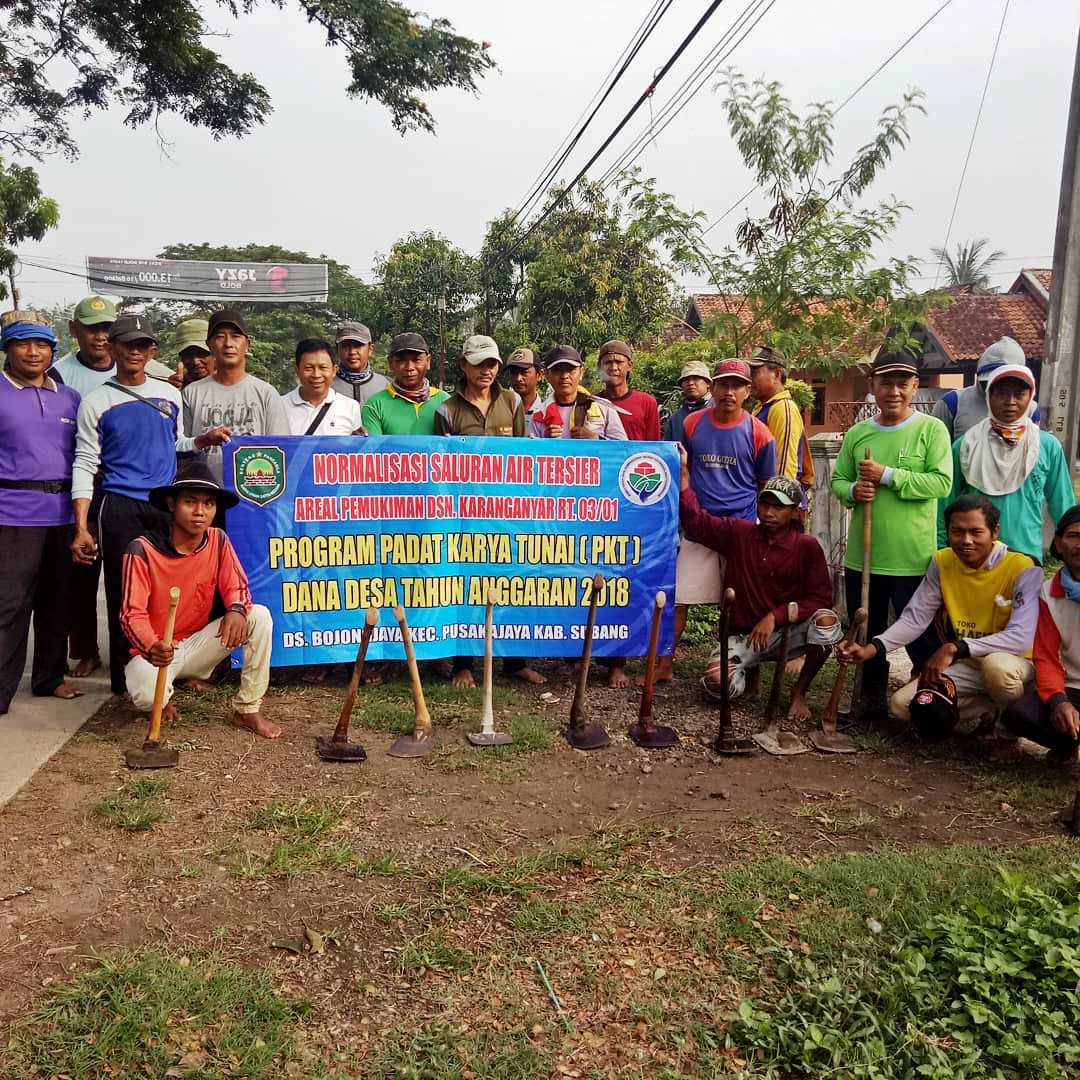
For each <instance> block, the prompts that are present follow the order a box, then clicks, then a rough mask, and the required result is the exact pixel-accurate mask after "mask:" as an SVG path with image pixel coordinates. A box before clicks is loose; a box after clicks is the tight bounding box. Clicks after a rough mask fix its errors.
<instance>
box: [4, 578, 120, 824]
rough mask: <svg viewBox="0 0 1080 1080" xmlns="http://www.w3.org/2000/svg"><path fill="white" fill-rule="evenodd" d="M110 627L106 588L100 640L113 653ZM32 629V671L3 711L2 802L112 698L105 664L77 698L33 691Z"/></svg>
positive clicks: (101, 602) (100, 596)
mask: <svg viewBox="0 0 1080 1080" xmlns="http://www.w3.org/2000/svg"><path fill="white" fill-rule="evenodd" d="M108 640H109V637H108V632H107V631H106V628H105V590H104V589H101V590H100V591H99V593H98V642H99V644H100V646H101V650H102V652H103V653H104V654H105V655H106V656H107V655H108V651H109V649H108ZM32 656H33V634H31V641H30V648H29V649H28V650H27V657H26V661H27V670H26V672H25V673H24V675H23V681H22V683H21V685H20V686H19V692H18V694H16V695H15V699H14V700H13V701H12V703H11V708H10V710H9V711H8V714H7V716H0V807H2V806H3V805H4V804H5V803H6V802H8V801H9V800H10V799H11V798H12V797H13V796H14V795H15V793H16V792H17V791H18V790H19V789H20V788H21V787H22V786H23V785H24V784H25V783H27V782H28V781H29V779H30V778H31V777H32V776H33V775H34V773H36V772H37V770H38V769H40V768H41V766H42V765H44V764H45V762H46V761H48V760H49V758H50V757H52V755H53V754H55V753H56V752H57V751H58V750H59V749H60V748H61V747H62V746H63V745H64V743H66V742H67V741H68V739H70V738H71V736H72V735H74V734H75V732H76V731H78V730H79V728H80V727H82V725H83V724H84V723H85V722H86V721H87V720H88V719H89V718H90V717H91V716H93V715H94V713H95V712H97V710H98V709H99V708H100V707H101V705H102V703H103V702H105V701H107V700H108V698H109V677H108V673H107V671H106V669H105V668H104V667H102V668H98V670H97V671H95V672H94V674H93V675H92V676H91V677H90V678H89V679H80V680H78V681H77V683H76V685H78V686H79V688H80V689H81V690H83V691H85V694H84V696H83V697H81V698H76V699H75V700H74V701H60V700H59V699H58V698H52V697H42V698H37V697H32V696H31V694H30V678H29V668H30V658H31V657H32Z"/></svg>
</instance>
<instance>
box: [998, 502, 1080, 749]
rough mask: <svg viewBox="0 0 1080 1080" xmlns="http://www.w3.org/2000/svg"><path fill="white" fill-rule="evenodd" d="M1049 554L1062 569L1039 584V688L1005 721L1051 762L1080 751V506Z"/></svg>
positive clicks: (1064, 520) (1069, 514)
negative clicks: (1045, 752) (1047, 751)
mask: <svg viewBox="0 0 1080 1080" xmlns="http://www.w3.org/2000/svg"><path fill="white" fill-rule="evenodd" d="M1050 551H1051V553H1052V554H1053V555H1054V556H1055V557H1057V558H1059V559H1061V561H1062V563H1063V564H1064V565H1063V566H1062V567H1061V569H1060V570H1059V571H1058V572H1057V573H1056V574H1055V575H1054V576H1053V577H1052V578H1050V580H1049V581H1045V582H1042V583H1041V592H1040V596H1039V619H1038V623H1037V625H1036V629H1035V657H1034V659H1035V687H1034V689H1032V690H1029V691H1028V692H1027V693H1026V694H1025V695H1024V696H1023V697H1022V698H1021V699H1020V700H1019V701H1017V702H1016V703H1015V704H1013V705H1011V706H1010V707H1009V708H1007V709H1006V710H1005V713H1004V715H1003V716H1002V722H1003V723H1004V725H1005V727H1006V728H1008V729H1009V730H1010V731H1011V732H1012V733H1013V734H1014V735H1019V736H1021V737H1023V738H1025V739H1030V740H1031V741H1032V742H1036V743H1038V744H1039V745H1040V746H1046V747H1049V749H1050V760H1051V761H1053V762H1056V763H1058V764H1062V765H1064V764H1067V763H1069V762H1072V761H1075V760H1076V750H1077V747H1078V746H1080V506H1074V507H1073V508H1072V509H1071V510H1067V511H1066V512H1065V513H1064V514H1062V516H1061V520H1060V521H1059V522H1058V523H1057V528H1056V529H1055V530H1054V541H1053V543H1052V544H1051V546H1050Z"/></svg>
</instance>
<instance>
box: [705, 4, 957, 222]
mask: <svg viewBox="0 0 1080 1080" xmlns="http://www.w3.org/2000/svg"><path fill="white" fill-rule="evenodd" d="M952 2H953V0H945V2H944V3H943V4H942V5H941V6H940V7H938V8H937V9H936V10H935V11H933V12H931V14H930V15H929V16H927V18H926V19H924V20H923V22H921V23H920V24H919V25H918V26H917V27H916V28H915V29H914V30H913V31H912V33H911V34H909V35H908V36H907V37H906V38H905V39H904V40H903V41H902V42H901V43H900V44H899V45H898V46H897V47H896V48H895V49H894V50H893V51H892V52H891V53H889V55H888V56H887V57H885V59H884V60H882V62H881V63H880V64H878V66H877V67H876V68H874V70H873V71H872V72H870V74H869V75H867V77H866V78H865V79H863V81H862V82H861V83H859V85H858V86H857V87H855V89H854V90H852V92H851V93H850V94H848V96H847V97H846V98H844V100H843V101H842V102H841V103H840V105H839V106H838V107H837V108H836V111H835V112H834V113H833V116H838V115H839V114H840V112H841V110H842V109H844V108H846V107H847V106H848V105H850V104H851V102H852V101H853V100H854V99H855V97H856V96H857V95H858V94H860V93H861V92H862V91H863V90H865V89H866V87H868V86H869V85H870V84H871V83H872V82H873V81H874V79H876V78H877V77H878V76H879V75H880V74H881V73H882V72H883V71H884V70H885V68H887V67H888V66H889V64H891V63H892V62H893V61H894V60H895V59H896V58H897V57H898V56H899V55H900V54H901V53H902V52H903V51H904V50H905V49H906V48H907V47H908V46H909V45H910V44H911V43H912V42H913V41H914V40H915V39H916V38H917V37H918V36H919V35H920V34H921V33H922V32H923V31H924V30H925V29H926V28H927V27H928V26H929V25H930V24H931V23H932V22H933V21H934V20H935V19H936V18H937V17H938V16H939V15H940V14H941V13H942V12H943V11H944V10H945V9H946V8H947V7H948V6H949V5H950V4H951V3H952ZM757 188H758V185H757V183H754V184H751V185H750V187H749V188H747V190H746V191H745V192H743V194H742V195H740V196H739V197H738V198H737V199H736V200H735V201H734V202H733V203H732V204H731V205H730V206H729V207H728V208H727V209H726V210H725V211H724V212H723V213H722V214H721V215H720V216H719V217H718V218H717V219H716V220H715V221H714V222H713V223H712V224H711V225H710V226H709V227H708V228H707V229H703V230H702V233H701V235H702V236H704V235H706V234H707V233H710V232H712V230H713V229H715V228H716V226H717V225H719V224H720V222H721V221H723V220H724V219H725V218H727V217H729V216H730V215H731V214H732V213H734V212H735V210H737V209H738V208H739V206H740V205H741V204H742V203H743V202H744V201H745V200H746V199H747V198H749V197H750V196H751V195H753V194H754V192H755V191H756V190H757Z"/></svg>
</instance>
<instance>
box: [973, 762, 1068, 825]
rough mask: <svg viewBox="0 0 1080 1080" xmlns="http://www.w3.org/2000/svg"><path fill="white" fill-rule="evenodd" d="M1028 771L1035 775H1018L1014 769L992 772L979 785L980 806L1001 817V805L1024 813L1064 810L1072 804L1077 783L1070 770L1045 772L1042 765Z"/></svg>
mask: <svg viewBox="0 0 1080 1080" xmlns="http://www.w3.org/2000/svg"><path fill="white" fill-rule="evenodd" d="M1029 768H1030V769H1031V770H1032V772H1030V773H1028V774H1027V775H1018V771H1017V769H1016V768H1015V767H1013V768H1010V769H994V770H992V771H990V772H989V774H988V775H986V776H985V777H983V778H981V779H980V780H979V781H977V783H979V786H980V790H979V792H978V794H977V801H978V803H979V804H980V805H981V806H984V807H985V808H986V810H987V812H988V813H993V814H1000V813H1001V812H1002V811H1001V804H1002V803H1005V804H1006V805H1008V806H1011V807H1012V808H1013V809H1014V810H1019V811H1022V812H1025V811H1033V810H1045V809H1047V808H1050V807H1052V808H1053V809H1055V810H1061V809H1064V808H1065V806H1066V804H1067V803H1070V802H1071V801H1072V796H1073V792H1074V791H1075V789H1076V780H1075V777H1073V776H1072V775H1070V773H1069V771H1068V770H1065V769H1058V770H1053V769H1049V768H1047V769H1044V768H1043V767H1042V766H1039V765H1033V766H1029ZM1034 770H1038V771H1034Z"/></svg>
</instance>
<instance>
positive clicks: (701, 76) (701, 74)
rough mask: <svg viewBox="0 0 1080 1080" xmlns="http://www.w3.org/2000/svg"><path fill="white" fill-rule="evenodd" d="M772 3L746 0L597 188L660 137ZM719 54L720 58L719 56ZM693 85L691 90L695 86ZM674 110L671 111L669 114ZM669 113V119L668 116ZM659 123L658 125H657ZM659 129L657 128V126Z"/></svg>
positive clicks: (607, 181)
mask: <svg viewBox="0 0 1080 1080" xmlns="http://www.w3.org/2000/svg"><path fill="white" fill-rule="evenodd" d="M775 3H776V0H750V2H749V3H747V5H746V7H745V8H744V9H743V11H742V14H741V15H740V16H739V17H738V18H736V19H735V21H734V22H733V23H732V24H731V25H730V26H729V27H728V29H727V30H726V31H725V32H724V33H723V34H722V35H721V36H720V39H719V41H717V43H716V44H715V45H714V46H713V47H712V49H711V50H710V51H709V52H708V53H706V55H705V56H704V57H703V58H702V60H701V61H700V62H699V63H698V66H697V67H696V68H695V69H694V70H693V71H692V72H691V73H690V74H689V75H688V76H687V77H686V79H684V80H683V83H682V85H681V86H680V87H679V88H678V89H677V90H676V91H675V93H674V94H672V95H671V97H670V98H668V100H667V101H666V102H665V103H664V105H663V106H662V108H661V109H660V111H659V112H658V113H657V115H656V117H655V118H653V119H652V120H651V122H650V123H649V125H648V126H647V127H646V128H645V130H644V131H643V132H642V133H641V134H640V135H638V137H637V138H636V139H635V140H634V141H633V142H632V143H631V144H630V146H628V147H627V148H626V150H624V151H623V152H622V154H621V155H620V156H619V157H618V158H617V159H616V160H615V161H614V162H613V163H612V164H611V165H610V166H608V168H607V170H606V171H605V172H604V174H603V176H601V178H600V181H599V182H600V184H601V185H603V186H605V187H606V186H607V185H608V184H610V183H611V181H612V180H613V179H614V178H615V177H616V176H618V175H619V174H620V173H622V172H625V171H626V169H628V168H629V167H630V166H631V165H632V164H633V163H634V162H635V161H636V160H637V159H638V158H639V157H640V156H641V154H642V153H643V152H644V150H645V148H646V147H647V146H648V144H649V143H650V142H652V140H653V139H655V137H656V136H657V135H660V134H662V133H663V131H664V130H665V129H666V128H667V126H668V125H669V124H670V123H671V122H672V121H674V120H675V119H676V117H678V115H679V113H681V112H682V111H683V109H685V108H686V106H687V105H689V104H690V102H691V101H692V100H693V99H694V98H695V97H696V96H697V94H699V93H700V92H701V90H702V88H703V87H704V86H705V84H706V83H707V82H708V81H709V79H710V78H711V77H712V76H713V75H714V74H715V73H716V70H717V69H718V68H719V67H720V65H721V64H722V63H724V61H725V60H727V59H728V57H730V56H731V54H732V53H733V52H734V51H735V49H737V48H738V47H739V45H741V44H742V42H743V41H744V40H745V39H746V37H747V36H748V35H749V34H750V32H751V31H752V30H753V29H754V27H755V26H757V24H758V23H759V22H761V20H762V19H763V18H764V17H765V16H766V15H767V14H768V13H769V10H770V9H771V8H772V6H773V4H775ZM763 6H764V10H761V9H762V7H763ZM751 18H753V20H754V21H753V23H752V24H751V25H750V26H749V28H748V29H747V30H746V31H745V32H744V33H743V34H742V37H740V38H739V39H738V41H736V42H735V43H734V44H733V45H731V47H730V48H728V49H727V51H726V52H722V50H724V48H725V46H727V44H728V42H729V41H731V39H732V38H733V37H734V36H735V35H736V34H738V33H739V32H740V31H741V30H742V28H743V27H744V26H745V25H746V23H747V21H748V20H749V19H751ZM721 53H722V55H721ZM695 80H696V83H697V85H696V86H693V88H692V89H691V86H692V84H693V83H694V82H695ZM672 110H674V111H672ZM669 113H670V115H668V114H669ZM661 121H662V123H661ZM658 124H659V125H660V126H659V127H657V125H658Z"/></svg>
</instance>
